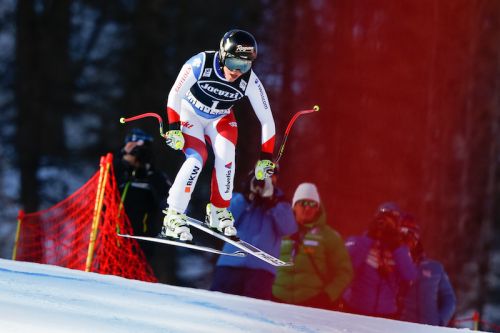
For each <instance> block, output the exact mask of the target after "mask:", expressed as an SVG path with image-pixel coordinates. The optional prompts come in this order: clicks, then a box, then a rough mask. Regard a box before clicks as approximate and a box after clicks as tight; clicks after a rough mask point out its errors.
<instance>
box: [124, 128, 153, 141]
mask: <svg viewBox="0 0 500 333" xmlns="http://www.w3.org/2000/svg"><path fill="white" fill-rule="evenodd" d="M138 141H142V142H144V143H151V142H153V137H152V136H151V135H149V134H148V133H146V132H144V131H143V130H141V129H140V128H133V129H132V130H131V131H130V133H129V134H128V135H127V136H126V137H125V144H127V143H129V142H138Z"/></svg>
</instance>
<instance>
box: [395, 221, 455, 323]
mask: <svg viewBox="0 0 500 333" xmlns="http://www.w3.org/2000/svg"><path fill="white" fill-rule="evenodd" d="M400 230H401V234H402V237H403V242H404V243H405V244H406V245H407V246H408V247H409V249H410V252H411V256H412V258H413V261H414V262H415V264H416V265H417V269H418V273H417V279H416V281H415V282H414V283H412V284H409V285H408V286H407V287H406V288H405V290H403V291H402V293H401V295H402V297H401V307H402V308H401V317H400V319H401V320H405V321H411V322H415V323H420V324H428V325H435V326H447V325H448V323H449V322H450V320H451V318H452V316H453V313H454V312H455V307H456V298H455V293H454V291H453V287H452V286H451V283H450V280H449V279H448V275H447V274H446V272H445V270H444V267H443V265H442V264H441V263H440V262H438V261H436V260H432V259H429V258H428V257H427V256H426V254H425V252H424V249H423V246H422V242H421V239H420V228H419V226H418V225H417V224H416V223H415V219H414V217H413V216H412V215H410V214H404V215H403V219H402V223H401V228H400Z"/></svg>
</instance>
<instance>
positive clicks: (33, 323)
mask: <svg viewBox="0 0 500 333" xmlns="http://www.w3.org/2000/svg"><path fill="white" fill-rule="evenodd" d="M0 331H1V332H3V333H11V332H12V333H14V332H30V333H31V332H37V333H45V332H46V333H49V332H50V333H54V332H65V333H66V332H71V333H77V332H92V333H98V332H106V333H112V332H120V333H123V332H141V333H143V332H186V333H201V332H217V333H224V332H228V333H229V332H231V333H235V332H259V333H263V332H265V333H268V332H308V333H309V332H311V333H312V332H332V333H337V332H338V333H340V332H342V333H351V332H352V333H354V332H356V333H365V332H366V333H391V332H398V333H403V332H404V333H416V332H419V333H440V332H459V331H462V332H463V331H468V330H467V329H465V330H464V329H462V330H457V329H451V328H439V327H432V326H426V325H417V324H411V323H404V322H399V321H394V320H384V319H378V318H370V317H364V316H356V315H351V314H345V313H338V312H333V311H326V310H318V309H311V308H305V307H299V306H293V305H287V304H277V303H273V302H268V301H261V300H255V299H251V298H246V297H239V296H233V295H226V294H222V293H217V292H210V291H207V290H198V289H190V288H181V287H173V286H168V285H163V284H155V283H146V282H140V281H134V280H127V279H124V278H120V277H116V276H106V275H100V274H95V273H85V272H81V271H77V270H70V269H66V268H62V267H56V266H49V265H40V264H34V263H25V262H16V261H11V260H4V259H0Z"/></svg>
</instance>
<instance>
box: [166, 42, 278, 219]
mask: <svg viewBox="0 0 500 333" xmlns="http://www.w3.org/2000/svg"><path fill="white" fill-rule="evenodd" d="M245 96H247V97H248V99H249V101H250V103H251V105H252V107H253V109H254V112H255V114H256V116H257V118H258V119H259V121H260V123H261V126H262V131H261V143H262V148H261V159H271V157H272V154H273V151H274V140H275V126H274V119H273V116H272V113H271V108H270V106H269V101H268V98H267V95H266V92H265V90H264V87H263V85H262V83H261V82H260V80H259V78H258V77H257V75H255V73H254V72H253V70H249V71H248V72H246V73H244V74H242V75H241V76H240V77H239V78H238V79H236V80H235V81H233V82H229V81H227V80H226V79H225V77H224V73H223V71H222V67H221V64H220V61H219V56H218V52H215V51H205V52H201V53H198V54H197V55H195V56H193V57H192V58H191V59H189V60H188V61H187V62H186V63H185V64H184V66H182V69H181V71H180V73H179V75H178V76H177V79H176V81H175V83H174V85H173V87H172V89H171V90H170V93H169V95H168V101H167V115H168V121H169V128H170V129H178V126H180V129H181V131H182V134H183V136H184V139H185V145H184V148H183V152H184V154H185V155H186V160H185V161H184V163H183V165H182V166H181V168H180V170H179V172H178V174H177V176H176V178H175V181H174V183H173V185H172V187H171V188H170V191H169V197H168V199H167V203H168V206H169V207H170V208H173V209H175V210H176V211H178V212H181V213H183V212H185V210H186V208H187V206H188V203H189V200H190V199H191V193H192V191H193V189H194V187H195V185H196V181H197V180H198V177H199V175H200V173H201V170H202V168H203V165H204V164H205V161H206V159H207V148H206V141H205V140H206V139H207V140H208V141H209V142H210V144H211V145H212V148H213V151H214V155H215V161H214V171H213V172H212V181H211V196H210V202H211V203H212V204H213V205H215V206H216V207H219V208H226V207H229V203H230V200H231V196H232V192H233V181H234V172H235V148H236V140H237V136H238V128H237V123H236V118H235V116H234V113H233V109H232V107H233V105H234V103H235V102H237V101H238V100H240V99H242V98H243V97H245ZM176 126H177V128H176Z"/></svg>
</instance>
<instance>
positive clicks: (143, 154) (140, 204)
mask: <svg viewBox="0 0 500 333" xmlns="http://www.w3.org/2000/svg"><path fill="white" fill-rule="evenodd" d="M152 143H153V137H152V136H151V135H149V134H148V133H146V132H144V131H143V130H141V129H138V128H134V129H132V130H131V131H130V133H129V134H128V135H127V136H126V137H125V142H124V145H123V147H122V148H121V150H120V152H119V153H118V156H117V158H116V159H115V163H114V169H115V177H116V181H117V184H118V187H119V190H120V194H121V202H122V205H121V206H120V214H122V213H123V210H124V211H125V213H126V214H127V216H128V218H129V220H130V223H131V224H132V229H133V232H134V235H136V236H149V237H155V236H156V235H157V234H158V233H159V232H160V230H161V226H162V219H163V214H162V212H161V208H163V207H165V205H166V202H165V198H166V196H167V193H168V190H169V188H170V186H171V182H170V180H169V179H168V177H167V176H166V175H165V174H163V173H162V172H160V171H158V170H156V169H155V167H154V164H153V150H152ZM139 244H140V246H141V248H142V250H143V252H144V254H145V255H146V259H147V260H148V262H149V263H150V264H151V266H152V268H153V270H154V272H155V274H156V277H157V278H158V280H159V281H160V282H165V283H170V282H173V280H174V278H173V271H174V268H173V265H174V262H173V260H174V259H173V257H174V256H168V257H169V259H168V260H166V259H165V253H164V251H166V249H164V248H162V247H159V246H158V245H156V244H154V243H150V242H140V243H139ZM162 257H163V258H162Z"/></svg>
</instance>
